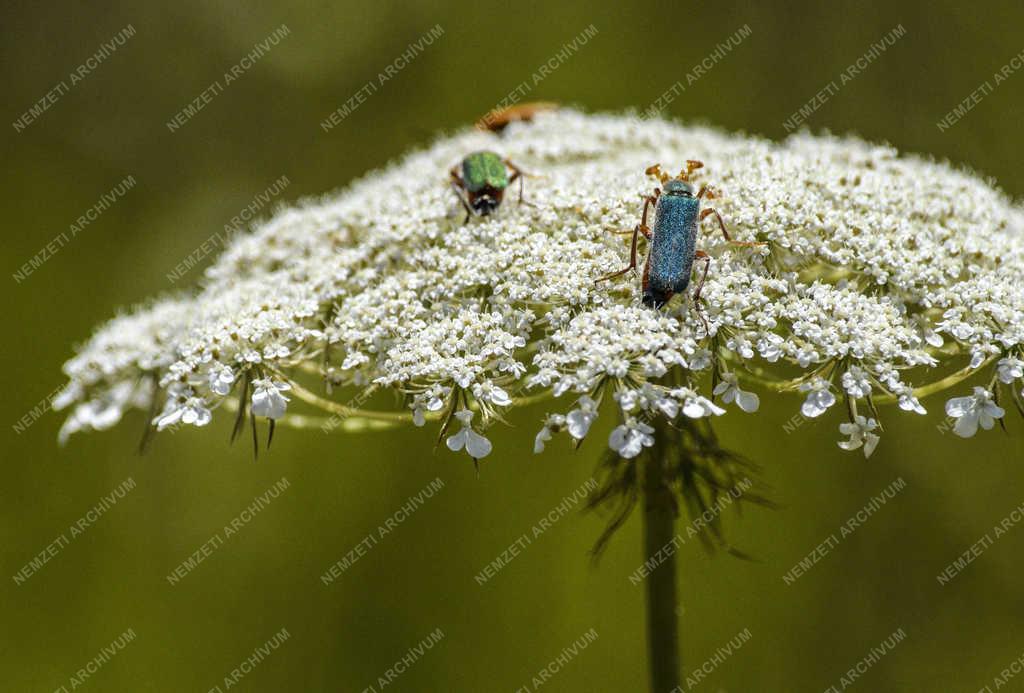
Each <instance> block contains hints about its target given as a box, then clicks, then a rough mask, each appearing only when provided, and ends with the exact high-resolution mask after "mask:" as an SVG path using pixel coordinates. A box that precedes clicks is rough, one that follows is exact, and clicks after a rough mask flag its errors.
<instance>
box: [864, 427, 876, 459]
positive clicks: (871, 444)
mask: <svg viewBox="0 0 1024 693" xmlns="http://www.w3.org/2000/svg"><path fill="white" fill-rule="evenodd" d="M879 440H880V439H879V437H878V436H876V435H875V434H874V433H868V434H867V435H866V436H864V457H866V458H867V457H871V453H873V452H874V451H875V448H876V447H878V441H879Z"/></svg>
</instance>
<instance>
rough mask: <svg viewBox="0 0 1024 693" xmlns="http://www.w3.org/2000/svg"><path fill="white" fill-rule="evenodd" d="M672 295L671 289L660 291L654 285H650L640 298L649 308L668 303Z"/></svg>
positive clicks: (659, 306)
mask: <svg viewBox="0 0 1024 693" xmlns="http://www.w3.org/2000/svg"><path fill="white" fill-rule="evenodd" d="M672 296H673V293H672V292H671V291H659V290H657V289H655V288H654V287H650V286H649V287H647V288H646V289H644V295H643V297H642V298H641V299H640V302H641V303H643V304H644V305H645V306H647V307H648V308H654V309H658V308H661V307H662V306H663V305H665V304H666V303H668V302H669V300H670V299H671V298H672Z"/></svg>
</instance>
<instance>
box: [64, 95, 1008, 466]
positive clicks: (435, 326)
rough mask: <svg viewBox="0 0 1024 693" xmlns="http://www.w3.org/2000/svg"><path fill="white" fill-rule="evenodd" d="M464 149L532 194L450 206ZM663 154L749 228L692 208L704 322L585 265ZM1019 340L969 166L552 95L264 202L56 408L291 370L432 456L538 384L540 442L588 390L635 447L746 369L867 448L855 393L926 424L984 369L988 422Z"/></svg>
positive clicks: (481, 447) (267, 381)
mask: <svg viewBox="0 0 1024 693" xmlns="http://www.w3.org/2000/svg"><path fill="white" fill-rule="evenodd" d="M482 149H488V150H494V151H498V152H500V153H501V154H502V155H503V156H507V157H509V158H510V159H511V160H512V161H514V162H515V163H516V164H518V165H519V166H521V167H522V168H523V169H524V170H526V171H528V172H529V174H531V175H530V177H529V178H527V180H526V198H527V200H528V202H529V204H522V205H519V204H517V203H516V198H515V195H514V194H512V193H511V192H510V194H509V195H507V196H506V200H505V202H504V204H503V205H502V206H501V208H500V209H499V210H498V211H497V213H496V214H495V215H493V216H490V217H486V218H473V219H471V220H470V221H469V222H468V223H465V224H464V223H463V211H462V209H461V208H460V206H459V203H458V201H457V200H456V198H455V197H454V196H453V195H452V191H451V189H450V188H449V186H448V181H447V175H448V169H449V168H450V167H451V166H452V165H454V164H456V163H457V162H459V161H460V160H461V158H462V157H463V156H465V155H466V154H468V153H470V152H472V151H476V150H482ZM687 159H699V160H702V161H704V162H705V164H706V166H705V168H704V169H702V170H700V171H699V172H698V174H696V182H697V183H698V184H700V183H704V182H707V183H712V184H713V185H714V186H715V188H716V189H717V190H719V191H720V193H721V195H720V197H719V198H718V199H716V200H715V201H714V202H713V203H711V204H713V205H714V206H715V207H716V208H717V209H718V211H719V212H721V214H722V216H723V217H724V219H725V220H726V223H727V225H728V226H729V228H730V230H731V233H732V235H733V237H734V238H737V239H741V240H746V241H751V240H756V241H759V242H761V243H763V244H764V245H762V246H757V247H742V248H740V247H737V246H733V245H728V244H726V243H725V242H724V239H723V238H722V237H721V234H719V233H718V232H717V230H716V229H715V228H714V227H713V226H712V224H711V223H710V221H713V220H709V223H707V224H706V225H705V227H704V232H703V233H702V235H701V238H700V240H699V246H700V247H701V248H702V249H703V250H705V251H706V252H707V253H708V254H709V255H710V256H711V264H710V272H709V274H708V277H707V282H706V284H705V285H704V288H703V293H702V299H701V304H702V313H703V316H704V318H706V320H707V322H708V325H709V327H708V329H705V326H704V324H703V321H702V319H701V316H700V315H698V314H697V312H696V311H694V310H693V306H692V304H691V303H692V302H691V299H690V298H689V297H683V296H680V297H676V298H675V299H674V300H673V301H672V302H671V303H670V304H669V305H668V306H667V307H666V308H663V309H661V310H653V309H649V308H646V307H644V306H642V305H641V304H640V301H639V297H640V287H639V284H640V281H639V279H638V278H637V277H634V276H631V275H625V276H623V277H620V278H619V279H616V280H613V281H609V282H605V283H601V284H595V281H594V280H595V279H596V278H598V277H600V276H602V275H604V274H606V273H608V272H610V271H613V270H616V269H619V268H620V267H622V266H623V265H624V264H625V261H626V257H627V254H628V240H629V239H628V237H623V236H619V235H615V234H613V233H612V232H617V231H623V230H629V229H632V228H633V226H634V225H635V224H636V223H637V222H638V220H639V215H640V210H641V206H642V198H641V196H642V195H644V194H648V193H650V192H651V190H652V188H653V187H654V182H653V181H652V180H651V179H650V178H647V177H645V175H644V169H645V168H647V167H648V166H650V165H651V164H653V163H656V162H657V163H661V164H663V165H664V166H665V167H666V169H669V170H677V169H678V168H681V167H682V166H683V163H684V162H685V160H687ZM644 250H645V248H644V246H643V245H642V246H641V252H644ZM695 271H699V270H698V269H696V268H695ZM1022 358H1024V211H1022V209H1021V208H1020V207H1019V206H1017V205H1015V204H1014V203H1013V202H1012V201H1010V200H1009V199H1007V197H1006V196H1005V195H1003V194H1002V193H1001V192H999V191H998V190H996V189H995V188H993V187H992V186H991V185H989V184H987V183H985V182H983V181H982V180H981V179H979V178H978V177H976V176H974V175H971V174H969V173H967V172H963V171H958V170H955V169H953V168H951V167H949V166H948V165H945V164H940V163H935V162H931V161H927V160H924V159H921V158H917V157H912V156H900V155H898V154H897V152H896V151H894V150H893V149H891V148H889V147H884V146H875V145H869V144H866V143H864V142H861V141H859V140H856V139H849V138H835V137H816V136H811V135H806V134H805V135H798V136H795V137H792V138H790V139H788V140H786V141H785V142H783V143H774V142H770V141H767V140H763V139H758V138H754V137H748V136H741V135H730V134H724V133H721V132H718V131H715V130H711V129H704V128H693V127H683V126H680V125H678V124H674V123H669V122H663V121H656V120H650V121H643V122H641V121H638V120H637V119H635V118H628V117H621V116H607V115H584V114H581V113H578V112H575V111H572V110H562V111H558V112H554V113H550V114H543V115H541V116H539V117H538V118H537V119H536V121H534V122H532V123H514V124H512V125H511V126H509V128H508V129H507V130H506V131H505V133H504V134H503V135H501V136H498V135H495V134H491V133H486V132H480V131H477V130H467V131H464V132H462V133H460V134H457V135H455V136H452V137H448V138H445V139H442V140H440V141H438V142H436V143H435V144H433V145H432V146H431V147H430V148H429V149H426V150H423V151H419V152H415V153H413V154H411V155H409V156H407V157H406V158H405V159H404V160H403V161H402V162H400V163H398V164H396V165H394V166H392V167H390V168H388V169H386V170H383V171H379V172H374V173H372V174H370V175H369V176H367V177H366V178H364V179H362V180H360V181H357V182H356V183H354V184H353V185H352V186H350V187H349V188H348V189H347V190H345V191H343V192H342V193H340V194H338V195H335V196H331V197H327V198H324V199H322V200H316V201H309V202H306V203H305V204H302V205H300V206H299V207H296V208H293V209H287V210H283V211H280V212H279V213H278V214H277V215H276V216H275V217H274V218H272V219H270V220H269V221H267V222H265V223H263V224H261V225H258V226H257V227H256V228H255V229H254V230H253V231H252V233H250V234H248V235H246V236H244V237H242V238H240V239H237V240H235V241H234V242H233V244H232V245H231V246H230V247H228V248H227V249H226V251H225V252H224V253H223V255H222V256H221V257H220V258H219V260H218V261H217V262H216V263H215V264H214V265H213V266H212V267H210V268H209V269H208V270H207V272H206V279H205V281H204V283H203V286H202V287H201V288H200V289H198V290H197V291H196V292H194V293H193V294H190V295H188V296H183V297H182V296H179V297H174V298H168V299H164V300H162V301H160V302H157V303H155V304H152V305H150V306H147V307H144V308H142V309H139V310H137V311H135V312H134V313H132V314H129V315H125V316H121V317H118V318H115V319H114V320H112V321H111V322H109V323H108V324H106V325H105V326H104V327H103V328H101V329H100V331H99V332H97V333H96V334H95V335H94V336H93V337H92V339H91V340H90V341H89V342H88V343H87V344H86V345H85V346H83V347H82V348H81V350H80V351H79V353H78V355H77V356H75V357H74V358H73V359H71V360H70V361H69V362H68V363H67V364H66V366H65V372H66V373H67V375H68V376H69V377H70V383H69V384H68V386H67V388H66V389H65V390H64V392H63V393H62V394H61V396H60V397H59V398H58V400H57V401H56V402H55V407H56V408H62V407H67V406H73V409H72V410H71V414H70V416H69V417H68V419H67V423H66V424H65V425H64V427H63V429H62V432H61V436H62V438H63V437H66V436H67V435H68V434H69V433H71V432H74V431H77V430H80V429H103V428H107V427H109V426H111V425H113V424H114V423H116V422H117V421H118V420H119V419H120V418H121V416H122V413H123V412H124V411H125V410H126V409H128V408H132V407H137V408H142V409H145V410H148V411H149V412H150V416H151V418H152V421H151V423H152V425H154V426H156V427H157V428H164V427H166V426H169V425H172V424H178V423H185V424H193V425H196V426H203V425H205V424H207V423H208V422H209V421H210V419H211V412H212V411H213V410H215V409H217V408H218V407H220V406H221V405H222V404H228V406H230V407H231V408H234V409H236V410H237V408H238V407H239V406H241V407H243V408H245V407H248V408H249V410H250V413H251V415H253V416H258V417H267V418H269V419H272V420H274V421H278V420H280V423H282V424H287V423H288V420H289V416H288V412H287V410H288V407H289V404H290V402H291V401H292V400H293V399H295V398H301V399H304V400H305V401H306V402H308V403H309V404H312V405H316V404H317V403H318V402H319V403H320V404H323V401H322V400H319V399H317V398H315V397H309V396H308V390H306V389H305V388H303V387H301V386H300V382H299V381H300V380H301V379H302V378H303V377H306V378H316V377H319V378H321V379H322V380H324V381H325V382H326V384H327V387H328V392H335V388H338V389H339V390H340V389H341V388H345V387H350V388H357V389H358V388H363V389H365V388H368V387H372V388H374V389H378V388H386V389H392V390H394V391H396V392H398V393H399V394H400V396H401V397H402V398H403V399H404V405H403V408H404V412H405V413H404V414H401V415H402V416H407V417H408V419H409V421H411V422H414V423H416V424H417V425H422V424H424V423H425V422H426V420H427V419H438V418H443V419H444V421H445V423H444V430H445V431H446V432H448V429H449V427H450V426H453V425H455V426H458V430H457V431H456V430H454V429H452V435H450V437H448V438H447V444H448V447H449V448H451V449H452V450H466V451H467V452H468V453H469V454H470V455H471V456H473V457H475V458H479V457H482V456H484V455H486V454H488V453H489V452H490V450H491V444H490V442H489V441H488V440H487V439H486V438H485V437H484V436H483V431H484V429H485V428H486V426H487V425H489V424H490V423H491V422H492V421H493V420H495V419H498V418H499V417H500V416H501V410H502V409H504V408H507V407H509V406H512V405H514V404H515V403H516V402H517V401H520V400H522V399H524V398H527V399H532V398H534V397H536V396H538V395H539V394H542V393H547V394H549V395H551V396H554V397H559V396H566V395H567V396H569V397H570V398H571V399H572V400H573V401H574V404H572V405H568V407H567V411H566V412H565V413H564V414H552V415H549V416H548V418H547V420H546V421H545V424H544V427H543V429H542V430H541V431H540V433H539V434H538V435H537V438H536V445H535V447H536V449H537V450H538V451H539V450H541V449H543V447H544V444H545V442H547V441H549V440H551V438H552V435H553V434H554V433H556V432H559V431H565V432H567V433H568V434H569V436H570V437H571V438H572V439H576V440H580V439H582V438H583V437H584V436H586V435H587V433H588V431H589V430H590V428H591V426H592V424H593V422H594V421H595V419H596V418H597V417H598V412H599V411H601V410H602V409H605V408H606V407H602V403H606V404H608V407H607V408H614V409H616V410H617V411H618V418H619V422H620V423H619V425H618V426H617V427H616V428H615V429H614V431H613V432H612V434H611V437H610V440H609V444H610V446H611V447H612V449H614V450H616V451H617V452H618V453H619V454H620V455H622V456H623V457H626V458H629V457H634V456H636V455H637V454H639V453H640V452H642V450H643V449H644V448H647V447H650V446H651V445H653V444H654V442H655V440H654V431H655V429H654V428H653V427H652V426H651V425H649V424H650V419H651V418H652V417H657V416H661V417H666V418H668V419H672V418H675V417H677V416H685V417H691V418H700V417H708V416H719V415H722V414H723V413H725V411H726V410H727V409H729V408H730V407H735V408H736V409H739V410H741V411H742V412H748V413H749V412H754V411H756V410H757V409H758V406H759V402H760V400H759V397H758V395H756V394H754V393H753V392H752V391H751V390H753V389H756V388H757V387H760V388H761V389H762V390H764V389H772V390H798V391H800V392H802V393H804V401H803V405H802V408H801V410H802V412H803V414H804V415H805V416H808V417H817V416H821V415H823V414H825V413H826V412H827V411H829V410H830V409H832V407H833V406H834V405H836V404H837V403H838V402H841V401H842V402H845V406H842V407H836V410H835V411H838V410H845V411H844V413H843V414H842V419H843V423H841V425H840V432H841V433H842V434H843V435H844V436H849V440H844V441H843V442H841V443H840V446H841V447H843V448H844V449H858V448H859V449H862V450H863V452H864V453H865V454H866V455H868V454H870V453H871V451H872V450H873V449H874V448H875V446H876V445H877V443H878V441H879V436H878V433H877V432H876V431H881V428H880V427H879V424H878V411H877V408H876V404H882V403H884V402H889V401H891V402H893V403H898V405H899V408H900V409H901V410H903V411H908V412H916V413H918V414H924V413H925V409H924V407H923V406H922V404H921V402H920V401H919V399H918V397H919V396H921V395H923V394H925V393H929V394H930V393H931V392H937V391H939V390H942V389H947V388H949V387H952V386H954V385H955V384H956V383H958V382H960V381H961V380H963V379H964V378H966V377H968V376H970V375H971V374H973V373H974V372H976V371H978V370H981V369H990V371H991V380H990V381H989V385H988V387H975V388H974V391H973V394H971V395H968V396H965V397H956V398H953V399H951V400H949V402H948V403H947V406H946V413H947V414H948V415H949V416H951V417H954V418H955V419H956V424H955V426H954V430H955V432H956V433H957V434H959V435H962V436H970V435H973V434H974V433H975V432H976V430H977V429H978V427H979V426H980V427H982V428H986V429H987V428H991V427H992V425H993V422H994V421H995V420H996V419H999V418H1001V417H1002V416H1003V415H1004V407H1003V406H1001V403H1005V401H1006V400H1005V398H1006V397H1010V398H1012V399H1013V400H1014V402H1015V403H1016V404H1017V405H1018V406H1019V405H1020V397H1021V387H1022V385H1024V383H1022V380H1024V361H1022ZM957 369H960V370H957ZM794 371H795V372H797V373H799V374H801V375H800V376H799V377H797V378H795V379H788V380H782V379H781V378H782V375H783V374H787V373H788V374H789V375H790V376H792V374H793V373H794ZM954 371H956V372H955V373H954ZM985 372H986V373H989V370H986V371H985ZM912 378H913V379H915V380H916V381H917V382H911V379H912ZM915 388H917V389H915ZM285 392H289V394H290V396H286V395H285V394H283V393H285ZM342 401H343V400H342ZM243 413H244V409H243ZM378 413H379V412H378ZM475 413H479V414H480V416H479V417H477V418H476V423H474V414H475ZM370 414H373V412H370ZM397 415H398V414H396V416H397ZM351 416H355V417H358V416H360V412H359V411H358V410H355V411H353V412H351Z"/></svg>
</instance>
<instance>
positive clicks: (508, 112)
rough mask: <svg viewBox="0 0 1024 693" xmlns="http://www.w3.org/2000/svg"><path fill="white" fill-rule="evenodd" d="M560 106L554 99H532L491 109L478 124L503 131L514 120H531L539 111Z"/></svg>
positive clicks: (480, 126) (494, 130) (550, 109)
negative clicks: (506, 106)
mask: <svg viewBox="0 0 1024 693" xmlns="http://www.w3.org/2000/svg"><path fill="white" fill-rule="evenodd" d="M558 108H559V106H558V104H557V103H554V102H552V101H530V102H528V103H521V104H518V105H516V106H509V107H508V108H502V109H498V110H493V111H490V112H488V113H487V115H485V116H484V117H483V118H481V119H480V120H478V121H477V123H476V126H477V127H478V128H479V129H481V130H490V131H491V132H501V131H502V130H504V129H505V128H506V127H508V124H509V123H511V122H513V121H516V120H523V121H531V120H533V117H534V116H535V115H536V114H538V113H541V112H544V111H554V110H557V109H558Z"/></svg>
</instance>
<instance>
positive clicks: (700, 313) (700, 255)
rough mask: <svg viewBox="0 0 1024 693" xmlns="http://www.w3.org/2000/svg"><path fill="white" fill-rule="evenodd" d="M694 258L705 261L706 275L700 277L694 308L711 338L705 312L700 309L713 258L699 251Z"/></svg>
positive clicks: (695, 293) (694, 296)
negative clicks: (701, 295)
mask: <svg viewBox="0 0 1024 693" xmlns="http://www.w3.org/2000/svg"><path fill="white" fill-rule="evenodd" d="M694 257H695V258H697V259H698V260H703V261H704V274H702V275H701V276H700V282H699V283H698V284H697V290H696V291H694V292H693V308H694V310H696V311H697V317H698V318H700V321H701V322H702V323H704V331H705V332H706V333H707V334H708V336H710V335H711V330H710V328H708V321H707V319H706V318H705V317H704V311H703V310H701V307H700V292H701V289H703V288H704V281H705V280H706V279H707V278H708V269H710V268H711V257H710V256H709V255H708V254H707V253H705V252H704V251H703V250H698V251H697V252H696V253H694Z"/></svg>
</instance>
